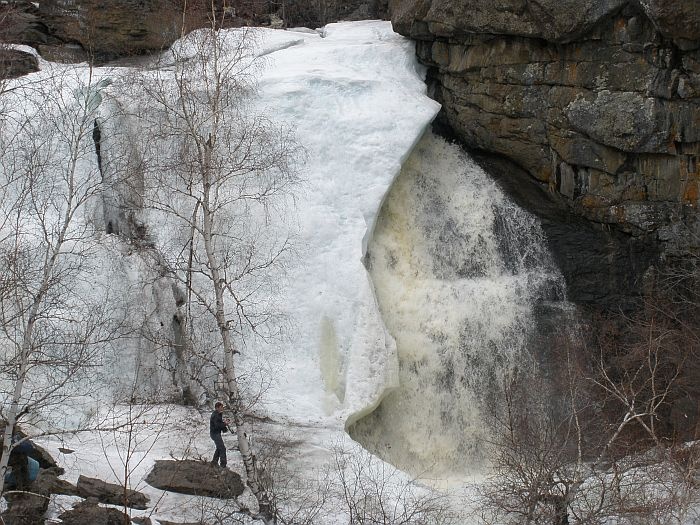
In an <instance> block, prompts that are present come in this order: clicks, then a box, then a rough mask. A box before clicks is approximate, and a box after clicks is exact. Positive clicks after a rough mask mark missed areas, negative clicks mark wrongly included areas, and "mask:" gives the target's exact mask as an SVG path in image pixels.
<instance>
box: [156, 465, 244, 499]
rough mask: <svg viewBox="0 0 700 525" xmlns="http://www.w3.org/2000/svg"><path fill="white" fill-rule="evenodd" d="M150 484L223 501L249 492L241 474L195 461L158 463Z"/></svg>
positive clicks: (171, 490) (170, 490)
mask: <svg viewBox="0 0 700 525" xmlns="http://www.w3.org/2000/svg"><path fill="white" fill-rule="evenodd" d="M146 483H148V484H149V485H151V486H153V487H155V488H157V489H161V490H167V491H169V492H177V493H180V494H192V495H194V496H209V497H212V498H222V499H234V498H237V497H238V496H240V495H241V494H243V490H244V489H245V486H244V485H243V482H242V481H241V477H240V476H239V475H238V474H237V473H235V472H233V471H231V470H229V469H226V468H220V467H217V466H215V465H210V464H209V463H204V462H202V461H193V460H183V461H171V460H159V461H156V464H155V466H154V467H153V470H152V471H151V472H150V473H149V474H148V476H147V477H146Z"/></svg>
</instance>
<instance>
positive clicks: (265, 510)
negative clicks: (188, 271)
mask: <svg viewBox="0 0 700 525" xmlns="http://www.w3.org/2000/svg"><path fill="white" fill-rule="evenodd" d="M204 147H205V154H204V157H205V164H206V165H207V166H208V164H209V163H208V160H209V158H210V156H211V147H212V146H211V139H210V142H209V143H207V144H205V146H204ZM204 172H205V173H204V174H203V195H202V197H203V198H202V214H203V220H202V236H203V240H204V249H205V251H206V254H207V261H208V263H209V269H210V271H211V278H212V285H213V287H214V294H215V301H216V303H215V315H216V324H217V326H218V328H219V333H220V334H221V340H222V342H223V347H224V372H225V374H226V389H227V393H228V396H229V405H230V406H231V408H232V409H233V421H234V425H235V427H236V436H237V438H238V450H239V452H240V454H241V458H242V459H243V465H244V466H245V471H246V481H247V484H248V487H250V490H251V491H252V492H253V494H254V495H255V498H256V499H257V501H258V509H259V517H260V518H261V519H262V520H263V521H264V522H265V524H266V525H269V524H274V523H276V521H275V518H274V515H273V512H272V505H271V503H270V498H269V497H268V495H267V491H266V490H265V488H264V487H263V486H262V485H261V483H260V482H259V480H258V472H257V468H256V465H255V455H254V454H253V452H252V450H251V447H250V443H249V442H248V436H247V435H246V432H245V420H244V418H243V406H242V403H241V396H240V390H239V388H238V379H237V378H236V369H235V365H234V362H233V356H234V354H235V347H234V344H233V342H232V341H231V334H230V330H229V326H228V322H227V320H226V313H225V309H224V293H225V282H224V280H223V279H222V277H221V275H220V271H219V270H220V267H221V265H220V263H219V261H218V259H217V256H216V253H215V251H214V246H213V224H212V223H213V217H212V213H211V209H210V192H211V181H210V179H209V176H210V173H209V170H208V169H206V168H205V170H204Z"/></svg>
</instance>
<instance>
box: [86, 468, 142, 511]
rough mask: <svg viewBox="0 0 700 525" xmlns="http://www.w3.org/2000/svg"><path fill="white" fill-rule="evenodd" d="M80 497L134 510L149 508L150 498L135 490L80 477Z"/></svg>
mask: <svg viewBox="0 0 700 525" xmlns="http://www.w3.org/2000/svg"><path fill="white" fill-rule="evenodd" d="M77 488H78V495H79V496H82V497H83V498H96V499H97V501H99V502H100V503H110V504H112V505H125V506H127V507H131V508H132V509H139V510H144V509H146V508H148V496H146V495H145V494H142V493H141V492H137V491H135V490H130V489H126V490H125V489H124V487H122V486H121V485H116V484H114V483H107V482H105V481H102V480H101V479H96V478H88V477H86V476H82V475H81V476H80V477H78V485H77Z"/></svg>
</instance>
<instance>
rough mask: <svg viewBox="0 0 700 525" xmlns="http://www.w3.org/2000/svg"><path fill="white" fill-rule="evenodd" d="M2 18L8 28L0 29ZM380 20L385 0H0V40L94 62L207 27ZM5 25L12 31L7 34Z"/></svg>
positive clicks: (154, 47) (156, 47) (147, 49)
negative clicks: (340, 0) (280, 0)
mask: <svg viewBox="0 0 700 525" xmlns="http://www.w3.org/2000/svg"><path fill="white" fill-rule="evenodd" d="M7 14H11V16H12V23H11V24H8V23H4V22H6V21H7V20H8V17H7V16H6V15H7ZM386 16H387V0H349V1H346V2H338V1H336V0H289V1H287V2H283V3H279V2H272V1H270V0H215V1H213V2H212V1H211V0H187V1H186V2H185V1H183V0H110V1H109V2H103V1H100V0H42V1H41V2H30V1H28V0H9V2H0V42H10V43H23V44H29V45H33V46H36V47H37V48H38V49H39V51H40V52H41V54H42V55H43V56H44V57H45V58H47V59H48V60H57V61H67V62H71V61H73V62H81V61H85V60H93V61H94V62H96V63H98V64H99V63H100V62H103V61H108V60H112V59H116V58H120V57H125V56H132V55H139V54H146V53H152V52H157V51H160V50H162V49H165V48H167V47H169V46H170V45H171V44H172V43H173V42H174V41H175V40H176V39H177V38H179V37H180V36H181V35H182V33H183V32H185V33H187V32H189V31H192V30H193V29H196V28H199V27H205V26H210V25H211V24H212V21H214V23H215V24H216V25H217V26H223V27H237V26H264V25H274V26H277V27H283V26H288V27H291V26H307V27H319V26H322V25H325V24H327V23H329V22H335V21H338V20H362V19H372V18H386ZM10 26H12V27H13V28H15V30H13V31H9V30H6V27H10ZM0 71H2V64H0Z"/></svg>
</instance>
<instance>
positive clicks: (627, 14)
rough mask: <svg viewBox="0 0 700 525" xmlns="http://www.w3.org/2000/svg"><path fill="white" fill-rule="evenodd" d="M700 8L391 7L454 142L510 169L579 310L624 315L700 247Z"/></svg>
mask: <svg viewBox="0 0 700 525" xmlns="http://www.w3.org/2000/svg"><path fill="white" fill-rule="evenodd" d="M697 7H698V5H697V2H696V1H694V0H648V1H645V2H638V1H636V0H564V1H562V0H538V1H534V0H488V1H486V0H392V1H391V2H390V10H391V14H392V22H393V24H394V28H395V29H396V30H397V31H398V32H400V33H402V34H404V35H407V36H410V37H412V38H414V39H416V40H417V41H418V42H417V53H418V57H419V59H420V60H421V62H423V63H424V64H426V65H428V66H429V67H430V70H429V82H430V84H431V89H432V93H434V96H435V98H436V99H437V100H438V101H439V102H441V103H442V104H443V111H442V113H441V116H440V123H441V125H442V126H444V128H443V129H447V130H448V131H447V133H450V134H453V135H454V136H455V137H456V138H458V139H459V140H460V141H461V142H462V143H463V144H465V145H466V146H467V148H469V149H471V150H473V151H476V152H480V153H482V154H486V156H487V157H489V158H493V156H494V155H495V156H496V157H498V159H497V160H496V161H495V162H493V163H492V166H491V168H492V169H500V171H501V175H502V178H503V179H504V180H505V179H507V180H508V181H510V182H509V185H510V186H511V189H512V190H513V191H514V192H515V193H516V194H518V196H519V197H520V198H521V199H523V200H524V201H525V204H526V206H527V207H528V208H530V209H531V210H532V211H535V212H536V213H538V214H539V215H541V216H542V217H543V218H544V219H545V220H546V222H547V224H546V225H545V226H546V228H548V231H549V232H550V233H552V235H550V240H552V247H553V249H554V251H555V254H556V255H557V257H558V259H559V262H560V264H561V265H562V266H563V267H564V271H565V272H567V271H568V272H569V274H568V275H567V280H568V281H569V285H570V291H572V292H573V293H572V298H573V299H575V300H579V301H582V302H586V301H593V302H603V303H606V304H609V305H610V306H615V305H616V302H617V301H618V300H619V299H620V296H625V297H629V296H630V295H634V293H635V292H634V290H637V289H639V288H640V285H641V283H642V281H643V279H644V276H645V274H646V272H647V268H648V267H649V266H650V265H652V264H655V261H656V260H657V259H658V256H659V254H661V253H665V254H670V255H674V254H676V253H680V252H683V251H684V250H686V249H687V248H688V247H689V246H690V247H691V248H692V247H695V248H699V247H700V235H699V234H700V220H699V218H698V205H699V204H700V164H699V163H698V160H699V157H700V10H699V9H698V8H697ZM500 159H507V161H508V163H504V162H502V161H501V160H500ZM533 183H534V184H536V185H539V186H540V187H541V188H542V189H543V190H544V191H541V192H539V193H538V192H536V191H533V190H532V189H528V188H525V187H526V186H528V185H529V184H533ZM528 199H530V201H529V202H527V201H528ZM533 199H534V200H533ZM582 235H583V237H585V238H581V236H582ZM554 237H556V238H557V239H556V241H555V240H554ZM576 237H579V240H580V241H581V242H579V241H578V240H576V239H575V238H576ZM574 259H578V260H574ZM572 272H573V273H572ZM620 273H621V274H623V275H617V274H620ZM625 275H626V276H627V277H625ZM582 276H583V277H585V279H589V280H590V281H592V284H594V285H596V286H597V287H598V290H601V293H598V292H597V291H596V292H593V293H592V292H591V290H592V289H591V287H590V286H589V285H590V284H591V283H590V282H588V283H586V285H585V286H583V285H582V283H581V282H580V280H579V281H577V279H579V278H581V277H582ZM610 276H612V278H609V277H610ZM585 279H584V280H585ZM603 281H604V282H603ZM622 281H625V282H622ZM620 285H623V287H622V288H620V287H619V286H620ZM584 289H588V290H589V291H588V292H585V291H584ZM606 289H609V290H606ZM577 290H578V291H580V292H581V293H578V291H577ZM615 290H617V296H616V297H612V296H608V291H610V292H611V293H613V295H616V294H615V293H614V292H615ZM591 293H592V296H590V295H591Z"/></svg>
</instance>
